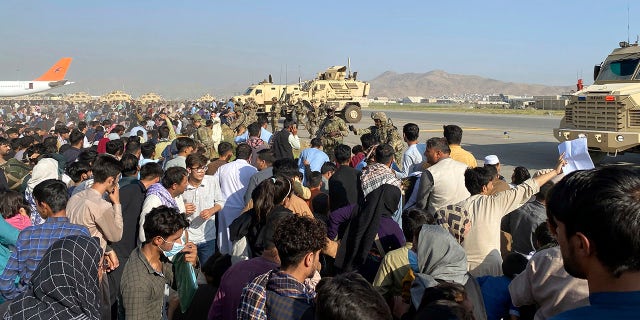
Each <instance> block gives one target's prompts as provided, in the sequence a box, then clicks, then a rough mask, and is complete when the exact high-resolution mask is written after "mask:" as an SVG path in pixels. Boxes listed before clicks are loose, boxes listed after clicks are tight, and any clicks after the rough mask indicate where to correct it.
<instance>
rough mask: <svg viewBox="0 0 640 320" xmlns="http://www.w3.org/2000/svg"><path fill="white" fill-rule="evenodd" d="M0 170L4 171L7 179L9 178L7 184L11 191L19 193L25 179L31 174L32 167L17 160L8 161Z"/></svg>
mask: <svg viewBox="0 0 640 320" xmlns="http://www.w3.org/2000/svg"><path fill="white" fill-rule="evenodd" d="M0 169H2V170H3V171H4V175H5V177H7V184H8V186H9V189H11V190H14V191H18V190H19V189H20V186H21V185H22V182H23V180H24V178H25V177H26V176H27V175H28V174H29V173H31V167H29V166H28V165H26V164H24V163H22V162H20V161H18V160H17V159H15V158H11V159H9V160H7V162H5V163H3V164H1V165H0Z"/></svg>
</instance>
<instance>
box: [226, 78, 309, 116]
mask: <svg viewBox="0 0 640 320" xmlns="http://www.w3.org/2000/svg"><path fill="white" fill-rule="evenodd" d="M297 91H300V88H299V86H298V85H297V84H293V85H286V84H274V83H273V81H272V79H271V75H269V80H263V81H261V82H259V83H258V84H254V85H251V86H249V88H247V90H245V92H244V93H243V94H242V95H239V96H234V97H233V99H234V100H236V101H238V100H240V101H242V103H245V102H247V101H248V100H249V98H251V99H253V101H255V103H256V104H257V105H258V113H266V112H269V111H270V110H271V105H272V104H273V98H276V99H277V100H279V99H280V98H281V97H282V96H283V95H284V94H285V92H289V93H291V94H294V93H295V92H297Z"/></svg>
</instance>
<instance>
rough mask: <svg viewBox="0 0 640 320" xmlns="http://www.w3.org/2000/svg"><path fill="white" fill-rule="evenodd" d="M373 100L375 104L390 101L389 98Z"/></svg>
mask: <svg viewBox="0 0 640 320" xmlns="http://www.w3.org/2000/svg"><path fill="white" fill-rule="evenodd" d="M373 100H374V101H375V102H387V101H389V98H388V97H375V98H373Z"/></svg>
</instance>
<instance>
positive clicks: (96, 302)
mask: <svg viewBox="0 0 640 320" xmlns="http://www.w3.org/2000/svg"><path fill="white" fill-rule="evenodd" d="M101 255H102V249H101V248H100V244H99V243H98V241H96V240H95V239H93V238H89V237H86V236H70V237H66V238H62V239H60V240H58V241H56V242H55V243H54V244H52V245H51V247H50V248H49V249H48V250H47V252H46V253H45V254H44V256H43V257H42V260H40V263H39V264H38V267H37V268H36V271H35V272H34V273H33V276H32V277H31V279H30V280H29V287H28V289H27V291H25V292H24V293H23V294H22V295H21V296H20V297H18V298H17V299H16V300H14V301H13V302H12V303H11V304H10V305H9V309H8V310H7V312H6V313H5V315H4V317H5V319H33V320H35V319H61V320H62V319H100V311H99V310H100V295H99V289H98V263H99V261H100V256H101ZM104 281H106V279H104Z"/></svg>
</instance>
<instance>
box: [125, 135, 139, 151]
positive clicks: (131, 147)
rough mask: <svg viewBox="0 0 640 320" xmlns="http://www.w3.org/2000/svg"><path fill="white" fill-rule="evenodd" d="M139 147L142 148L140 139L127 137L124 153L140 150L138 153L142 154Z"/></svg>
mask: <svg viewBox="0 0 640 320" xmlns="http://www.w3.org/2000/svg"><path fill="white" fill-rule="evenodd" d="M136 138H137V137H136ZM141 148H142V146H141V145H140V140H139V139H132V138H129V141H127V144H126V146H125V147H124V153H131V154H135V153H137V152H138V151H140V153H141V154H142V149H141Z"/></svg>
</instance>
